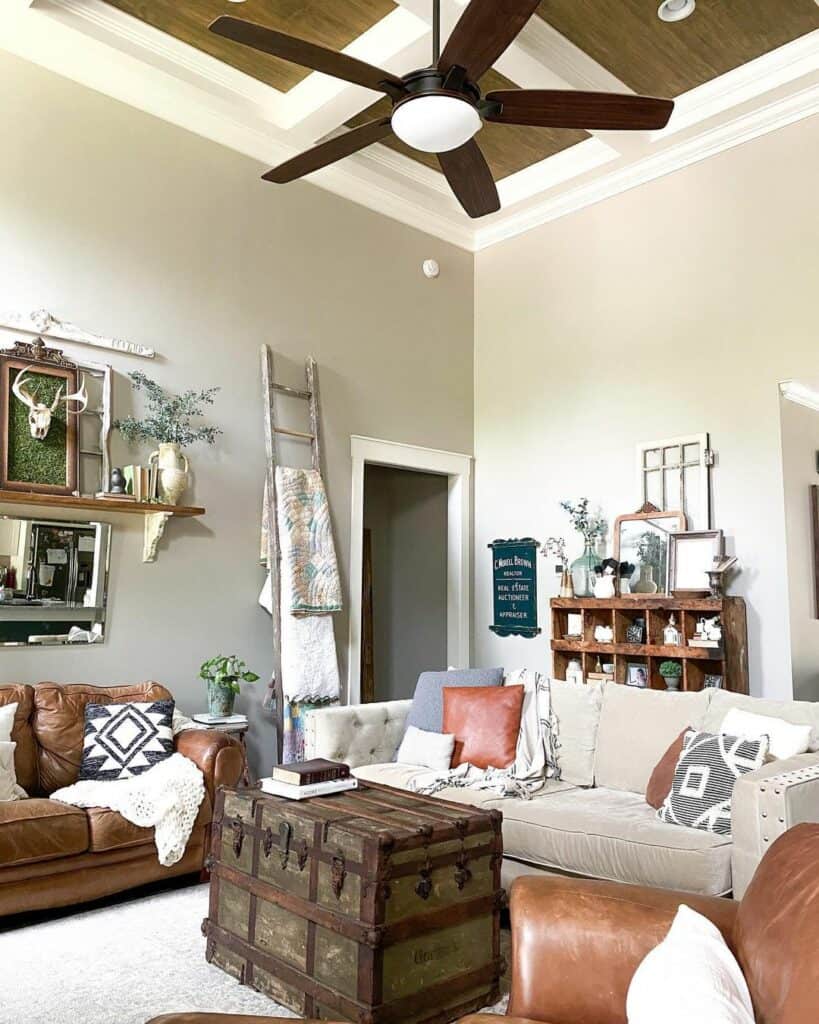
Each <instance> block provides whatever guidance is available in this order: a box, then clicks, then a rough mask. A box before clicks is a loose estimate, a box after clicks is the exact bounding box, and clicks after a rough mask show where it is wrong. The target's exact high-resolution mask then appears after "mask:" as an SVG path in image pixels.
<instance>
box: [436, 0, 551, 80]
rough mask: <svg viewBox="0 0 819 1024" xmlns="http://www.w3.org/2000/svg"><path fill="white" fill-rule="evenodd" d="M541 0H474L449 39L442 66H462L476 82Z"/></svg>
mask: <svg viewBox="0 0 819 1024" xmlns="http://www.w3.org/2000/svg"><path fill="white" fill-rule="evenodd" d="M538 3H539V0H472V3H471V4H470V5H469V7H467V9H466V10H465V11H464V13H463V14H462V15H461V17H460V20H459V21H458V24H457V25H456V26H455V28H454V29H453V30H452V34H451V35H450V37H449V39H448V40H447V44H446V46H445V47H444V52H443V53H442V54H441V59H440V60H439V61H438V67H439V68H440V70H441V71H443V72H444V73H445V74H446V72H447V71H449V70H450V68H452V67H455V66H458V67H462V68H464V69H465V70H466V73H467V75H468V77H469V78H471V79H472V81H473V82H477V80H478V79H479V78H480V77H481V75H482V74H483V73H484V72H485V71H488V70H489V68H491V67H492V65H493V64H494V63H495V61H496V60H497V59H498V57H500V55H501V54H502V53H503V51H504V50H505V49H506V48H507V46H509V44H510V43H511V42H513V40H514V39H515V37H516V36H517V34H518V32H520V30H521V29H522V28H523V26H524V25H525V24H526V22H527V21H528V20H529V19H530V18H531V17H532V15H533V14H534V13H535V11H536V10H537V7H538Z"/></svg>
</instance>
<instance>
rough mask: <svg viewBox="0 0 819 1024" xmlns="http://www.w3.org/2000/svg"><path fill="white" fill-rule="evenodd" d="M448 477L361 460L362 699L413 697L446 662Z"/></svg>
mask: <svg viewBox="0 0 819 1024" xmlns="http://www.w3.org/2000/svg"><path fill="white" fill-rule="evenodd" d="M448 498H449V488H448V481H447V478H446V477H445V476H441V475H440V474H437V473H422V472H419V471H416V470H409V469H398V468H396V467H394V466H373V465H368V466H365V467H364V551H363V556H364V557H363V567H362V595H361V641H362V643H361V701H362V703H365V704H366V703H369V702H371V701H376V700H403V699H405V698H407V697H411V696H412V694H413V692H414V690H415V683H416V681H417V679H418V676H419V675H420V673H421V672H423V671H425V670H427V669H442V668H445V667H446V654H447V651H446V640H447V628H446V627H447V622H446V619H447V591H446V582H447V581H446V560H447V504H448Z"/></svg>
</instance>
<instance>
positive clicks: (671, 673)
mask: <svg viewBox="0 0 819 1024" xmlns="http://www.w3.org/2000/svg"><path fill="white" fill-rule="evenodd" d="M660 675H661V676H662V677H663V679H664V680H665V687H666V689H667V690H679V688H680V677H681V676H682V665H681V664H680V663H679V662H678V661H664V662H663V663H662V664H661V665H660Z"/></svg>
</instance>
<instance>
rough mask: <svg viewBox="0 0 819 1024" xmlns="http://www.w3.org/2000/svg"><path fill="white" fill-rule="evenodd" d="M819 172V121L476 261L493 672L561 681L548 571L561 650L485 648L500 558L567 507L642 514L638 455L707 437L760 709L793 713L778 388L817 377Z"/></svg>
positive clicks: (481, 605)
mask: <svg viewBox="0 0 819 1024" xmlns="http://www.w3.org/2000/svg"><path fill="white" fill-rule="evenodd" d="M818 153H819V117H814V118H811V119H808V120H803V121H800V122H799V123H798V124H794V125H791V126H789V127H787V128H783V129H781V130H779V131H776V132H772V133H771V134H769V135H766V136H764V137H762V138H759V139H756V140H754V141H753V142H748V143H746V144H745V145H742V146H738V147H737V148H736V149H732V150H729V151H727V152H724V153H721V154H720V155H719V156H716V157H713V158H711V159H709V160H706V161H703V162H702V163H698V164H695V165H693V166H691V167H688V168H686V169H685V170H682V171H678V172H676V173H675V174H671V175H668V176H667V177H664V178H660V179H658V180H656V181H653V182H651V183H649V184H646V185H643V186H641V187H640V188H635V189H632V190H631V191H630V192H626V193H624V194H622V195H619V196H616V197H614V198H611V199H608V200H606V201H605V202H601V203H598V204H597V205H595V206H591V207H589V208H587V209H585V210H582V211H579V212H577V213H574V214H572V215H571V216H568V217H564V218H562V219H560V220H556V221H554V222H553V223H551V224H546V225H544V226H542V227H540V228H537V229H536V230H534V231H530V232H529V233H527V234H526V235H523V236H521V237H520V238H516V239H512V240H510V241H508V242H504V243H502V244H500V245H497V246H495V247H493V248H491V249H488V250H486V251H484V252H481V253H479V254H478V256H477V259H476V281H475V296H476V348H475V362H476V367H475V379H476V388H475V419H476V431H475V456H476V463H475V480H476V484H475V486H476V529H475V581H476V582H475V628H474V636H475V644H476V663H477V664H487V665H488V664H504V665H506V666H510V667H512V666H520V665H530V666H531V667H533V668H543V669H546V668H548V667H549V666H550V663H551V659H550V655H549V650H548V639H549V638H548V632H549V630H548V627H549V616H548V596H549V589H548V588H547V573H546V572H545V571H541V579H542V583H543V586H542V603H541V606H540V607H541V625H542V626H544V627H545V634H546V635H545V636H541V637H539V638H538V639H536V640H525V639H518V638H512V639H500V638H498V637H495V636H494V635H493V634H492V633H490V632H489V631H488V629H487V625H488V624H489V622H490V621H491V618H490V616H491V592H490V561H489V554H488V552H487V550H486V544H487V542H488V541H490V540H492V539H493V538H494V537H520V536H527V535H534V536H536V537H538V538H541V539H545V538H546V537H547V536H549V535H550V534H563V535H566V536H568V535H569V534H570V530H569V528H568V524H567V520H566V516H565V515H564V514H563V513H562V512H561V510H560V508H559V506H558V502H559V501H560V499H561V498H577V497H580V496H582V495H588V496H589V497H590V498H591V499H592V500H593V501H594V502H601V503H602V505H603V508H604V511H605V512H606V514H607V515H608V517H609V521H610V522H611V521H613V518H614V517H615V516H616V515H618V514H620V513H623V512H633V511H634V510H635V509H636V508H637V507H638V505H639V504H640V498H639V493H638V489H637V482H636V471H635V445H636V444H637V442H639V441H651V440H655V439H658V438H665V437H674V436H677V435H680V434H688V433H694V432H697V431H703V430H708V431H710V432H711V439H712V443H713V446H714V447H715V449H716V451H717V453H718V465H717V467H716V469H715V471H714V510H715V523H716V525H717V526H719V527H721V528H722V529H723V530H724V531H725V533H726V535H727V544H728V547H729V549H730V550H731V551H735V552H736V554H737V555H738V556H739V560H740V562H741V566H742V572H741V573H740V575H739V577H738V579H737V582H736V584H735V586H734V591H733V592H734V593H739V594H743V595H744V596H745V597H746V598H747V601H748V613H749V614H748V629H749V646H750V670H751V690H752V692H753V693H755V694H765V695H768V696H771V697H783V698H784V697H789V696H790V695H791V692H792V684H791V669H790V663H791V655H790V639H789V620H788V619H789V617H788V585H787V579H786V573H785V560H786V556H785V521H784V510H783V507H782V465H781V446H780V437H779V393H778V388H777V383H778V381H781V380H784V379H786V378H789V377H795V378H798V379H802V378H805V377H816V376H817V375H819V346H817V344H816V254H817V252H819V189H817V188H816V156H817V154H818ZM573 542H574V540H573ZM578 553H579V550H578V549H577V547H576V546H575V550H574V553H573V557H575V556H576V555H577V554H578ZM540 567H541V570H545V569H546V565H545V562H544V561H541V563H540ZM548 583H549V585H551V587H552V589H551V593H554V581H553V574H552V573H551V572H550V573H548Z"/></svg>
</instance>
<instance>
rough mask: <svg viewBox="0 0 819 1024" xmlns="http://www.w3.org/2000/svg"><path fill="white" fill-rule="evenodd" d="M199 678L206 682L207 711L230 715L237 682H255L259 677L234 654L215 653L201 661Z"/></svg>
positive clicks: (213, 713)
mask: <svg viewBox="0 0 819 1024" xmlns="http://www.w3.org/2000/svg"><path fill="white" fill-rule="evenodd" d="M199 678H200V679H204V680H205V682H206V683H207V684H208V712H209V713H210V714H211V715H232V714H233V702H234V701H235V700H236V694H237V693H239V682H240V681H241V682H243V683H255V682H256V680H257V679H258V678H259V677H258V676H257V675H256V673H255V672H251V671H250V669H249V668H248V667H247V665H246V664H245V663H244V662H243V661H242V659H241V658H238V657H237V656H236V655H235V654H230V655H228V656H227V657H225V655H223V654H217V655H216V657H215V658H210V659H209V660H208V661H205V662H203V663H202V667H201V668H200V669H199Z"/></svg>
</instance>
